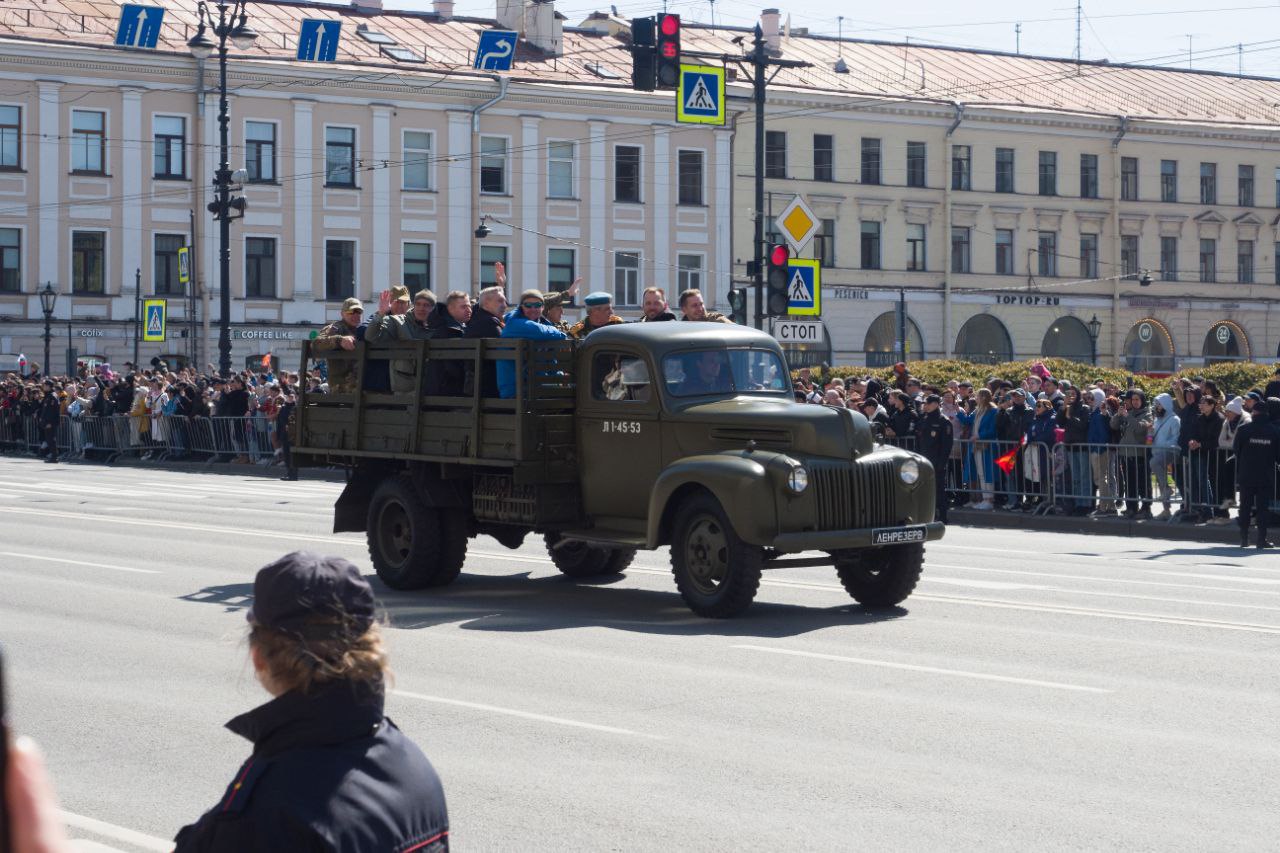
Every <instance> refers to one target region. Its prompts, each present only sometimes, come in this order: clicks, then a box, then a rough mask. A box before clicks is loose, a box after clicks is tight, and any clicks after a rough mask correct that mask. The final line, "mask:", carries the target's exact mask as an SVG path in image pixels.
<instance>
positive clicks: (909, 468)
mask: <svg viewBox="0 0 1280 853" xmlns="http://www.w3.org/2000/svg"><path fill="white" fill-rule="evenodd" d="M898 476H899V477H900V478H901V479H902V482H904V483H906V484H907V485H908V486H914V485H915V484H916V481H917V480H919V479H920V463H919V462H917V461H916V460H914V459H908V460H907V461H906V462H903V463H902V466H901V467H899V468H898Z"/></svg>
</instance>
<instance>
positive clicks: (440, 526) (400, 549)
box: [366, 477, 466, 590]
mask: <svg viewBox="0 0 1280 853" xmlns="http://www.w3.org/2000/svg"><path fill="white" fill-rule="evenodd" d="M450 527H452V525H450ZM366 529H367V531H368V533H367V534H366V535H367V537H368V541H369V558H370V559H371V560H372V561H373V568H374V570H375V571H376V572H377V573H378V578H379V579H380V580H381V581H382V582H383V583H385V584H386V585H387V586H389V587H391V588H392V589H399V590H408V589H421V588H423V587H427V586H439V585H442V584H444V583H448V582H449V581H451V580H453V579H454V578H455V577H457V575H458V570H459V569H461V567H462V562H461V558H462V556H464V555H465V553H466V552H465V548H466V537H465V533H464V535H463V538H462V550H461V551H460V550H459V549H458V548H457V547H456V546H454V547H453V548H450V547H449V541H450V540H451V539H456V534H455V535H454V536H448V535H446V526H445V524H444V519H443V518H442V513H441V512H440V511H439V510H436V509H434V508H432V507H429V506H427V503H426V501H424V500H423V499H422V495H421V494H419V492H418V490H417V489H416V488H414V485H413V483H412V482H410V481H409V479H408V478H406V477H390V478H388V479H385V480H383V481H382V482H381V483H379V484H378V487H377V489H375V490H374V493H373V499H372V500H370V501H369V523H368V527H367V528H366ZM454 562H456V563H457V566H456V567H455V568H452V569H451V568H450V566H452V564H453V563H454Z"/></svg>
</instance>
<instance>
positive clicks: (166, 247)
mask: <svg viewBox="0 0 1280 853" xmlns="http://www.w3.org/2000/svg"><path fill="white" fill-rule="evenodd" d="M186 244H187V238H186V235H183V234H157V235H155V261H154V266H153V270H154V272H153V275H154V276H155V280H154V282H153V285H154V288H153V292H154V293H155V294H156V295H157V296H181V295H182V294H183V293H185V292H186V288H185V287H183V285H182V282H180V281H178V250H179V249H181V248H182V247H183V246H185V245H186Z"/></svg>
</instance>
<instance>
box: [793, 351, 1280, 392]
mask: <svg viewBox="0 0 1280 853" xmlns="http://www.w3.org/2000/svg"><path fill="white" fill-rule="evenodd" d="M1037 361H1039V362H1043V364H1044V365H1045V367H1047V368H1049V372H1050V373H1052V374H1053V375H1054V377H1056V378H1058V379H1068V380H1070V381H1071V383H1072V384H1073V385H1077V386H1080V387H1083V386H1085V385H1088V384H1089V383H1090V382H1093V381H1095V380H1107V381H1110V382H1112V383H1114V384H1115V385H1117V386H1119V387H1121V388H1125V387H1128V384H1129V379H1130V377H1132V378H1133V382H1134V385H1135V387H1137V388H1140V389H1142V390H1143V391H1145V392H1146V393H1147V395H1148V397H1150V396H1151V395H1153V394H1159V393H1160V392H1162V391H1167V390H1168V389H1169V380H1168V379H1163V378H1153V377H1150V376H1144V375H1142V374H1132V373H1130V372H1129V371H1127V370H1117V369H1115V368H1111V367H1096V366H1094V365H1092V364H1086V363H1084V362H1078V361H1070V360H1068V359H1065V358H1038V359H1028V360H1026V361H1009V362H1005V363H1003V364H974V363H973V362H969V361H957V360H955V359H932V360H929V361H909V362H907V372H908V373H910V374H911V375H912V376H914V377H916V378H917V379H919V380H920V381H921V382H923V383H925V384H927V385H937V386H939V387H941V386H944V385H946V384H947V382H948V381H949V380H952V379H956V380H965V379H968V380H969V381H970V382H972V383H974V385H975V386H977V385H983V384H985V383H986V381H987V378H988V377H990V376H997V377H999V378H1001V379H1005V380H1008V381H1009V382H1012V383H1013V384H1014V385H1015V386H1020V385H1021V384H1022V380H1023V379H1025V378H1026V377H1027V374H1028V373H1030V371H1031V365H1033V364H1035V363H1036V362H1037ZM1274 371H1275V368H1274V367H1273V366H1271V365H1266V364H1255V363H1252V362H1224V363H1221V364H1215V365H1212V366H1211V367H1195V368H1191V369H1189V370H1183V371H1180V372H1179V373H1178V374H1176V375H1178V376H1186V377H1192V376H1199V377H1203V378H1205V379H1211V380H1213V381H1214V383H1216V384H1217V386H1218V387H1219V388H1220V389H1222V390H1223V391H1224V392H1226V393H1228V394H1245V393H1247V392H1248V391H1249V390H1251V389H1253V388H1262V387H1264V386H1265V385H1266V384H1267V382H1268V381H1269V380H1270V379H1271V378H1272V374H1273V373H1274ZM811 372H812V375H813V376H815V377H816V376H818V375H820V374H821V371H820V370H818V369H817V368H814V369H813V370H812V371H811ZM827 373H828V375H830V376H839V377H843V378H848V377H851V376H866V375H871V376H874V377H876V378H877V379H880V380H881V381H883V382H886V383H887V382H890V381H892V379H893V368H891V367H885V368H875V369H868V368H866V367H850V366H836V367H832V368H831V369H830V370H829V371H827Z"/></svg>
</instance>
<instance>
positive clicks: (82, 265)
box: [71, 231, 107, 293]
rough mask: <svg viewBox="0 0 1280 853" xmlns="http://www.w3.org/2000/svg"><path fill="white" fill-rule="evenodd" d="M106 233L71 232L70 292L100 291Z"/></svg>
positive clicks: (105, 249)
mask: <svg viewBox="0 0 1280 853" xmlns="http://www.w3.org/2000/svg"><path fill="white" fill-rule="evenodd" d="M106 254H107V235H106V232H104V231H72V232H71V292H72V293H102V292H103V291H102V280H103V269H104V267H105V265H106Z"/></svg>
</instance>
